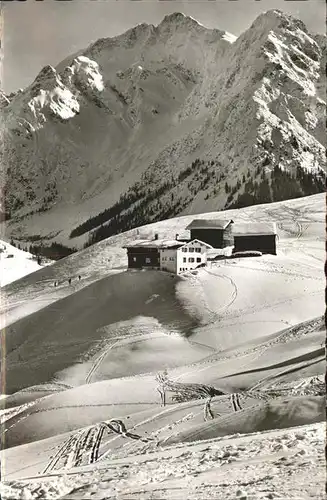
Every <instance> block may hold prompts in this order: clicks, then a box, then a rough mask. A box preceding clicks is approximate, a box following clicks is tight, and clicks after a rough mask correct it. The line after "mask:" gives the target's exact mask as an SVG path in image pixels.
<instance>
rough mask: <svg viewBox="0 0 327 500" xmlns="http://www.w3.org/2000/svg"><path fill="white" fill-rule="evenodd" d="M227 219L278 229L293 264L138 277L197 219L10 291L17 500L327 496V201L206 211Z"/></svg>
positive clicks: (99, 247)
mask: <svg viewBox="0 0 327 500" xmlns="http://www.w3.org/2000/svg"><path fill="white" fill-rule="evenodd" d="M226 215H227V217H230V218H232V219H233V220H237V221H241V222H250V221H252V220H254V221H259V222H260V221H271V222H277V231H278V241H277V255H276V256H273V255H264V256H262V257H251V258H246V259H242V258H236V259H225V260H219V261H216V262H212V263H211V264H209V265H208V266H207V267H206V268H201V269H199V270H196V271H193V272H189V273H185V274H184V275H182V276H181V277H176V276H172V275H170V274H169V273H164V272H157V271H137V270H135V271H127V270H126V263H127V259H126V254H125V250H123V249H122V246H123V245H124V244H126V243H127V242H129V241H132V240H133V239H136V238H141V237H142V238H144V237H152V236H153V235H154V233H159V235H160V237H162V238H171V237H174V236H175V234H176V233H179V234H182V233H183V229H184V228H185V227H186V226H187V224H189V223H190V222H191V220H192V219H193V218H194V217H195V216H194V217H191V216H187V217H179V218H175V219H170V220H165V221H162V222H159V223H155V224H152V225H150V226H144V227H142V228H139V229H138V230H133V231H130V232H128V233H124V234H120V235H117V236H114V237H112V238H109V239H108V240H104V241H102V242H100V243H98V244H96V245H94V246H92V247H90V248H87V249H85V250H83V251H81V252H78V253H76V254H74V255H71V256H69V257H67V258H66V259H62V260H61V261H58V262H56V263H54V264H53V265H52V266H49V267H45V268H43V269H40V270H38V271H37V272H35V273H33V274H30V275H28V276H25V277H23V278H22V279H20V280H18V281H16V282H13V283H11V284H9V285H8V286H6V287H4V288H3V294H4V297H5V301H3V304H2V312H3V318H4V319H3V322H5V321H6V323H7V327H6V329H5V330H3V332H2V335H5V342H6V366H5V367H4V368H3V369H4V370H5V375H6V387H5V393H6V395H7V396H6V398H3V399H2V400H1V401H0V404H1V405H2V406H1V408H2V410H1V415H0V416H1V421H2V425H3V441H2V443H3V450H2V452H1V467H2V480H3V482H2V484H1V490H0V492H1V496H2V498H8V499H9V498H10V499H12V498H13V499H15V498H17V499H18V498H19V499H20V498H25V499H41V498H42V499H43V498H45V499H48V498H49V499H50V498H53V499H56V498H65V499H80V498H96V499H111V498H112V499H122V500H127V499H128V500H130V499H134V498H135V500H136V499H138V498H144V499H149V500H150V499H158V500H159V499H160V500H161V499H166V498H167V499H168V498H169V499H176V500H177V499H178V500H181V499H184V498H189V499H194V500H199V499H203V500H204V499H208V498H212V499H216V498H226V499H244V500H246V499H249V500H250V499H253V500H254V499H255V500H259V499H274V498H276V499H277V498H283V499H284V498H287V499H298V500H299V499H301V500H306V499H309V498H312V499H313V498H315V499H316V498H318V499H322V498H324V481H325V466H324V439H325V424H324V421H325V397H324V396H325V384H324V374H325V349H324V343H325V327H324V321H323V314H324V308H325V305H324V300H323V292H324V286H325V277H324V273H323V264H324V261H325V251H324V238H325V234H324V227H325V226H324V224H325V223H324V217H325V204H324V197H323V195H316V196H311V197H307V198H301V199H297V200H292V201H286V202H279V203H274V204H269V205H260V206H253V207H248V208H245V209H241V210H233V211H228V212H225V213H224V214H221V213H218V212H216V213H210V214H199V215H198V216H196V217H199V218H204V217H210V218H222V217H223V218H226ZM78 276H81V279H78ZM69 277H71V278H72V283H71V285H69V284H68V278H69ZM54 281H58V282H59V286H57V287H54V286H53V285H54ZM164 371H166V376H167V377H168V379H167V380H168V382H169V384H168V385H167V386H166V405H165V406H162V404H161V403H162V400H161V398H160V391H162V390H163V386H162V385H160V381H158V380H161V379H158V377H157V374H158V372H161V373H164ZM168 382H167V383H168ZM213 388H214V390H215V392H214V393H213V392H212V390H213ZM210 391H211V392H210ZM209 393H210V394H211V396H210V398H209V396H208V394H209ZM208 398H209V400H208ZM207 404H209V410H210V411H209V413H206V409H207V410H208V407H207Z"/></svg>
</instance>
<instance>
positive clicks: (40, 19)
mask: <svg viewBox="0 0 327 500" xmlns="http://www.w3.org/2000/svg"><path fill="white" fill-rule="evenodd" d="M2 5H3V14H4V16H3V22H4V37H3V41H4V43H3V46H4V64H3V67H2V85H1V87H2V88H3V89H4V90H5V92H7V93H8V92H11V91H13V90H17V89H18V88H24V87H25V86H27V85H28V84H30V83H31V81H32V80H33V79H34V78H35V76H36V74H37V73H38V72H39V71H40V69H41V68H42V67H43V66H45V65H46V64H51V65H53V66H55V65H56V64H57V63H59V62H60V61H61V60H63V59H64V58H66V57H67V56H68V55H70V54H71V53H74V52H75V51H77V50H79V49H82V48H84V47H87V46H88V45H89V44H90V43H91V42H93V41H95V40H97V39H98V38H103V37H109V36H115V35H117V34H119V33H122V32H123V31H126V30H127V29H129V28H130V27H132V26H134V25H135V24H138V23H141V22H147V23H152V24H158V23H159V22H160V21H161V19H162V18H163V17H164V16H165V15H166V14H169V13H172V12H183V13H184V14H188V15H190V16H192V17H194V18H196V19H197V20H198V21H200V22H201V23H203V24H204V25H206V26H208V27H210V28H218V29H222V30H226V31H229V32H231V33H233V34H235V35H239V34H240V33H242V32H243V31H245V30H246V29H247V28H248V27H249V25H250V24H251V23H252V21H254V19H255V18H256V17H257V16H258V15H259V14H260V13H261V12H264V11H266V10H269V9H280V10H282V11H284V12H286V13H289V14H292V15H294V16H295V17H298V18H300V19H302V20H303V21H304V22H305V24H306V25H307V27H308V28H309V30H311V31H313V32H319V33H325V30H326V7H325V0H257V1H255V0H237V1H231V0H213V1H209V0H197V1H192V0H187V1H178V0H170V1H169V0H166V1H164V0H143V1H142V0H141V1H133V0H72V1H55V0H44V1H36V0H27V1H26V2H17V1H13V2H5V3H4V4H2Z"/></svg>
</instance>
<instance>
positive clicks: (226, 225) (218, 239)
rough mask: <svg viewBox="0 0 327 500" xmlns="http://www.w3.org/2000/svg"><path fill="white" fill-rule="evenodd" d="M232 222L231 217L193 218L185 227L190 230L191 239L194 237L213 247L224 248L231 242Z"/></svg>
mask: <svg viewBox="0 0 327 500" xmlns="http://www.w3.org/2000/svg"><path fill="white" fill-rule="evenodd" d="M232 224H233V221H232V220H231V219H229V220H218V219H194V220H193V221H192V222H191V224H189V225H188V226H187V228H186V229H187V230H189V231H190V232H191V241H192V240H195V239H196V240H200V241H203V242H204V243H207V244H208V245H210V246H212V247H213V248H224V247H227V246H229V245H231V244H232V236H231V232H232Z"/></svg>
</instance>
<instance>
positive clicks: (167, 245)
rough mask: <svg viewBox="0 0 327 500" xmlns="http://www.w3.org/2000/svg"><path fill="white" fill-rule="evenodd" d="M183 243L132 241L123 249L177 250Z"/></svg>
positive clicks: (174, 241) (172, 241) (171, 241)
mask: <svg viewBox="0 0 327 500" xmlns="http://www.w3.org/2000/svg"><path fill="white" fill-rule="evenodd" d="M184 245H185V241H177V240H159V239H158V240H134V241H131V242H130V243H127V244H126V245H124V247H123V248H158V249H159V248H179V247H182V246H184Z"/></svg>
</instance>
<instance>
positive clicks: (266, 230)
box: [232, 222, 277, 255]
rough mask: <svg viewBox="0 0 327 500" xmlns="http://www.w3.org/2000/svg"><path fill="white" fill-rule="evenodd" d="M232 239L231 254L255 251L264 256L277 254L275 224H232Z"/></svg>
mask: <svg viewBox="0 0 327 500" xmlns="http://www.w3.org/2000/svg"><path fill="white" fill-rule="evenodd" d="M232 236H233V239H234V250H233V252H246V251H251V250H257V251H259V252H261V253H265V254H272V255H276V254H277V249H276V237H277V230H276V224H275V223H265V222H252V223H246V224H234V226H233V230H232Z"/></svg>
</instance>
